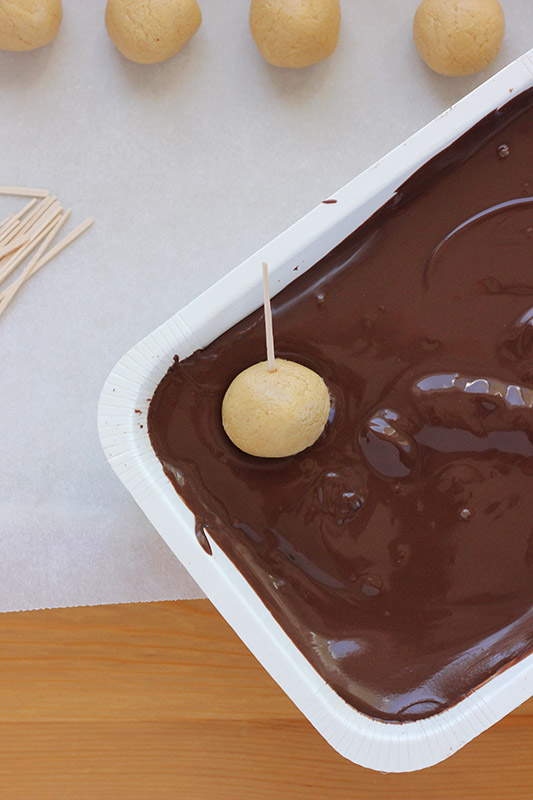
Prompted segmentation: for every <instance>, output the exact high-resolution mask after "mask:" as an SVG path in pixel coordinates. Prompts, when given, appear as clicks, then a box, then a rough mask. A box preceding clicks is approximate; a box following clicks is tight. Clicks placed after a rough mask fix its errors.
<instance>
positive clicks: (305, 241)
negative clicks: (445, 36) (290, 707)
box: [98, 50, 533, 772]
mask: <svg viewBox="0 0 533 800" xmlns="http://www.w3.org/2000/svg"><path fill="white" fill-rule="evenodd" d="M530 86H533V50H531V51H529V53H526V54H525V55H524V56H522V57H521V58H520V59H518V60H517V61H515V62H513V63H512V64H510V65H509V66H508V67H506V68H505V69H504V70H502V71H501V72H499V73H498V74H497V75H495V76H494V77H493V78H491V79H490V80H489V81H487V82H486V83H484V84H483V85H482V86H480V87H479V88H478V89H476V90H475V91H474V92H472V93H471V94H470V95H468V96H467V97H465V98H464V99H463V100H461V101H460V102H459V103H457V104H456V105H455V106H453V107H452V108H450V109H448V110H447V111H445V112H444V113H443V114H442V115H441V116H440V117H438V118H437V119H436V120H434V121H433V122H431V123H430V124H429V125H427V126H426V127H425V128H423V129H422V130H420V131H419V132H418V133H416V134H415V135H414V136H412V137H411V138H410V139H408V140H407V141H406V142H404V143H403V144H402V145H400V146H399V147H397V148H396V149H395V150H393V151H392V152H391V153H389V154H388V155H387V156H386V157H385V158H383V159H382V160H381V161H379V162H378V163H377V164H375V165H374V166H372V167H370V168H369V169H368V170H366V171H365V172H363V173H362V174H361V175H360V176H359V177H358V178H356V179H355V180H353V181H351V182H350V183H349V184H347V185H346V186H345V187H344V188H343V189H341V190H340V191H339V192H338V193H337V194H336V195H334V198H335V199H336V200H337V203H335V204H327V205H324V204H322V205H320V206H318V208H315V209H314V210H313V211H311V212H310V213H309V214H307V215H306V216H305V217H303V218H302V219H301V220H299V221H298V222H297V223H296V224H295V225H293V226H292V227H291V228H289V229H288V230H287V231H285V232H284V233H283V234H281V235H280V236H278V237H277V238H276V239H274V240H273V241H272V242H270V244H268V245H266V246H265V247H264V248H262V250H260V251H259V252H258V253H256V254H255V255H253V256H252V257H251V258H249V259H248V260H247V261H245V262H243V263H242V264H241V265H240V266H238V267H237V268H236V269H234V270H233V271H232V272H230V273H229V274H228V275H227V276H226V277H225V278H223V279H222V280H221V281H219V282H218V283H217V284H215V286H213V287H211V288H210V289H208V290H207V291H206V292H204V293H203V294H202V295H200V297H198V298H197V299H196V300H194V301H193V302H192V303H189V305H187V306H186V307H185V308H183V309H182V310H181V311H179V312H178V313H177V314H175V315H174V316H173V317H172V318H171V319H170V320H168V322H166V323H165V324H164V325H161V327H160V328H158V329H157V330H156V331H154V332H153V333H152V334H150V335H149V336H147V337H146V338H145V339H143V341H142V342H140V343H139V344H138V345H137V346H136V347H134V348H133V349H132V350H130V351H129V352H128V353H127V354H126V355H125V356H124V357H123V358H122V359H121V360H120V361H119V362H118V364H117V365H116V367H115V368H114V370H113V371H112V372H111V374H110V376H109V378H108V380H107V382H106V384H105V386H104V388H103V391H102V395H101V398H100V404H99V409H98V426H99V434H100V440H101V443H102V446H103V448H104V452H105V454H106V456H107V458H108V460H109V463H110V464H111V466H112V467H113V469H114V470H115V472H116V473H117V475H118V476H119V478H120V480H121V481H122V482H123V484H124V485H125V486H126V488H127V489H128V490H129V491H130V492H131V494H132V496H133V497H134V499H135V500H136V501H137V503H138V504H139V506H140V507H141V508H142V509H143V511H144V512H145V514H146V516H147V517H148V518H149V520H150V521H151V522H152V524H153V525H154V526H155V527H156V529H157V530H158V531H159V533H160V534H161V536H162V537H163V539H164V540H165V541H166V543H167V544H168V546H169V547H170V549H171V550H172V551H173V552H174V553H175V555H176V556H177V557H178V559H179V560H180V561H181V562H182V563H183V564H184V566H185V567H186V568H187V570H188V571H189V572H190V574H191V575H192V577H193V578H194V579H195V581H197V583H198V584H199V585H200V587H201V588H202V589H203V591H204V592H205V593H206V594H207V596H208V597H209V598H210V600H211V601H212V602H213V604H214V605H215V606H216V607H217V609H218V610H219V611H220V613H221V614H222V615H223V616H224V617H225V618H226V620H227V621H228V622H229V624H230V625H231V626H232V628H233V629H234V630H235V631H236V633H237V634H238V635H239V636H240V637H241V639H242V640H243V642H244V643H245V644H246V645H247V646H248V648H249V649H250V650H251V651H252V653H253V654H254V655H255V656H256V658H258V659H259V661H260V662H261V663H262V664H263V666H264V667H265V669H267V670H268V672H269V673H270V674H271V675H272V677H273V678H274V679H275V680H276V681H277V682H278V684H279V685H280V686H281V688H282V689H283V690H284V691H285V692H286V693H287V694H288V696H289V697H290V698H291V699H292V700H293V702H294V703H295V704H296V705H297V706H298V708H299V709H300V710H301V711H302V712H303V714H305V716H306V717H307V718H308V719H309V721H310V722H311V723H312V725H314V726H315V728H316V729H317V730H318V731H319V732H320V733H321V734H322V736H324V738H325V739H326V740H327V741H328V742H329V743H330V744H331V745H332V746H333V747H334V748H335V749H336V750H337V751H338V752H339V753H340V754H341V755H343V756H345V757H346V758H348V759H350V760H351V761H353V762H355V763H357V764H360V765H362V766H364V767H369V768H371V769H375V770H381V771H384V772H409V771H412V770H417V769H422V768H424V767H429V766H431V765H432V764H436V763H438V762H439V761H442V760H443V759H445V758H447V757H448V756H450V755H451V754H452V753H454V752H455V751H456V750H458V749H459V748H460V747H462V746H463V745H464V744H466V743H467V742H469V741H470V740H471V739H473V738H474V737H475V736H477V735H478V734H480V733H481V732H482V731H484V730H486V729H487V728H488V727H490V726H491V725H493V724H494V723H495V722H497V721H498V720H499V719H501V718H502V717H504V716H505V715H506V714H508V713H509V712H510V711H512V709H514V708H516V707H517V706H518V705H520V703H522V702H524V701H525V700H527V699H528V698H529V697H530V696H531V695H533V655H530V656H528V657H526V658H524V659H522V660H521V661H520V662H518V663H517V664H515V665H513V666H511V667H509V668H508V669H506V670H504V671H503V672H502V673H501V674H499V675H497V676H495V677H494V678H492V679H491V680H490V681H488V682H487V683H486V684H484V685H483V686H482V687H480V688H479V689H477V690H476V691H474V692H472V693H471V694H470V695H469V696H468V697H466V698H465V699H464V700H462V701H461V702H459V703H457V705H455V706H454V707H452V708H450V709H448V710H446V711H443V712H441V713H439V714H435V715H434V716H432V717H429V718H427V719H423V720H418V721H413V722H405V723H402V724H398V723H390V722H383V721H379V720H374V719H370V718H369V717H367V716H365V715H364V714H361V713H360V712H358V711H356V710H355V709H354V708H352V707H351V706H350V705H348V704H347V703H346V702H345V701H344V700H342V699H341V698H340V697H339V696H338V695H337V694H336V693H335V692H334V691H333V690H332V689H331V688H330V687H329V686H328V685H327V684H326V683H325V681H324V680H323V679H322V678H321V677H320V676H319V674H318V673H317V672H316V671H315V670H314V668H313V667H312V666H311V665H310V664H309V662H308V661H307V660H306V659H305V658H304V656H303V655H302V654H301V653H300V652H299V650H298V649H297V648H296V647H295V645H294V644H293V642H292V641H291V639H290V638H289V637H288V636H287V635H286V634H285V633H284V631H283V630H282V629H281V627H280V626H279V624H278V623H277V622H276V621H275V620H274V618H273V617H272V615H271V613H270V612H269V611H268V610H267V609H266V608H265V606H264V605H263V603H262V601H261V600H260V599H259V597H258V596H257V594H256V593H255V592H254V590H253V589H252V588H251V587H250V585H249V584H248V583H247V581H246V580H245V579H244V578H243V576H242V575H241V573H240V572H239V571H238V570H237V568H236V567H235V566H234V565H233V563H232V562H231V561H230V560H229V559H228V558H227V557H226V556H225V554H224V553H223V552H222V550H221V549H220V548H219V547H218V546H217V545H216V543H215V542H214V541H213V540H211V539H210V543H211V546H212V550H213V555H212V556H208V555H207V554H206V553H205V552H204V550H203V549H202V548H201V547H200V545H199V543H198V541H197V539H196V536H195V530H194V517H193V514H192V513H191V511H190V510H189V509H188V508H187V506H186V505H185V504H184V503H183V501H182V500H181V498H180V497H179V495H178V494H177V493H176V491H175V490H174V487H173V486H172V484H171V483H170V481H169V480H168V479H167V477H166V476H165V474H164V473H163V469H162V467H161V464H160V462H159V460H158V459H157V457H156V455H155V453H154V451H153V449H152V446H151V444H150V439H149V437H148V432H147V424H146V422H147V420H146V416H147V411H148V406H149V401H150V398H151V397H152V394H153V392H154V390H155V388H156V387H157V385H158V383H159V382H160V380H161V379H162V378H163V376H164V375H165V373H166V372H167V370H168V368H169V366H170V365H171V363H172V361H173V357H174V355H175V354H178V355H179V357H180V358H181V359H183V358H185V357H187V356H189V355H190V354H191V353H192V352H194V351H195V350H196V349H198V348H199V347H203V346H206V345H207V344H209V343H210V342H211V341H213V339H215V338H216V337H217V336H219V335H220V334H221V333H223V332H224V331H226V330H227V329H228V328H230V327H231V326H232V325H234V324H235V323H236V322H238V321H239V320H241V319H242V318H243V317H245V316H246V315H248V314H249V313H251V312H252V311H254V310H255V309H256V308H258V307H259V306H260V305H261V303H262V287H261V276H260V269H259V267H258V265H259V264H260V263H261V261H263V260H266V261H268V263H269V265H270V267H271V275H270V281H271V286H272V287H273V289H274V292H273V293H274V294H276V293H277V292H278V291H280V290H281V289H282V288H284V287H285V286H287V284H289V283H290V282H291V281H292V280H295V272H294V266H295V264H298V265H299V274H300V275H301V274H302V273H303V272H305V271H306V270H307V269H309V267H311V266H312V265H313V264H315V263H316V262H317V261H318V260H319V259H320V258H322V257H323V256H324V255H326V253H328V252H329V251H330V250H332V249H333V247H335V245H337V244H338V243H339V242H341V241H342V240H343V239H344V238H345V237H346V236H347V235H348V234H349V233H351V232H352V231H353V230H354V229H355V228H357V227H358V226H359V225H360V224H361V223H362V222H364V221H365V220H366V219H367V218H368V217H369V216H370V215H371V214H372V213H373V212H374V211H376V210H377V209H378V208H380V207H381V206H382V205H383V204H384V203H385V202H386V201H387V200H389V199H390V197H391V196H392V195H393V194H394V192H395V190H396V188H397V187H398V186H399V185H400V184H401V183H403V182H404V181H405V180H406V179H407V178H408V177H409V176H410V175H411V174H412V173H413V172H414V171H415V170H416V169H417V168H418V167H419V166H421V164H423V163H424V162H426V161H427V160H428V159H429V158H431V157H432V156H433V155H435V154H436V153H437V152H439V151H440V150H442V149H443V148H444V147H446V146H447V145H448V144H450V143H451V142H452V141H454V140H455V139H456V138H457V137H458V136H460V135H461V134H462V133H463V132H464V131H466V130H467V129H468V128H470V127H471V126H472V125H474V124H475V123H476V122H477V121H478V120H479V119H481V118H482V117H484V116H485V115H486V114H488V113H489V112H490V111H492V110H493V109H494V108H496V107H498V106H500V105H503V104H504V103H506V102H507V101H508V100H510V99H511V97H512V96H513V95H515V94H517V93H519V92H521V91H523V90H525V89H527V88H528V87H530ZM139 412H140V413H139Z"/></svg>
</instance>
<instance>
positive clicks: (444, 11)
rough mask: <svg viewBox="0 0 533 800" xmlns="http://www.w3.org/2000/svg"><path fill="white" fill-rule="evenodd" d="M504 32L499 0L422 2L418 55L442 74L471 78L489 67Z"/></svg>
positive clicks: (418, 19) (416, 23) (416, 26)
mask: <svg viewBox="0 0 533 800" xmlns="http://www.w3.org/2000/svg"><path fill="white" fill-rule="evenodd" d="M504 31H505V19H504V16H503V10H502V7H501V5H500V3H499V2H498V0H422V2H421V3H420V5H419V6H418V9H417V12H416V14H415V19H414V24H413V35H414V40H415V44H416V47H417V49H418V52H419V53H420V55H421V56H422V58H423V59H424V61H425V62H426V64H427V65H428V66H429V67H431V69H433V70H435V72H438V73H440V74H441V75H471V74H472V73H474V72H479V70H481V69H484V68H485V67H487V66H488V65H489V64H490V62H491V61H493V59H494V58H495V57H496V55H497V53H498V50H499V49H500V46H501V43H502V40H503V34H504Z"/></svg>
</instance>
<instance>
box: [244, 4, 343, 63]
mask: <svg viewBox="0 0 533 800" xmlns="http://www.w3.org/2000/svg"><path fill="white" fill-rule="evenodd" d="M340 24H341V9H340V5H339V0H252V5H251V7H250V30H251V32H252V36H253V38H254V42H255V43H256V45H257V48H258V50H259V52H260V53H261V55H262V56H263V57H264V58H265V59H266V60H267V61H268V62H269V64H274V66H276V67H308V66H310V65H311V64H316V63H318V62H319V61H323V60H324V59H325V58H327V57H328V56H330V55H331V54H332V53H333V52H334V50H335V48H336V47H337V41H338V38H339V28H340Z"/></svg>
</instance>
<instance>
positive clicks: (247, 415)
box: [222, 358, 331, 458]
mask: <svg viewBox="0 0 533 800" xmlns="http://www.w3.org/2000/svg"><path fill="white" fill-rule="evenodd" d="M275 365H276V370H275V372H269V371H268V362H267V361H262V362H260V363H259V364H254V365H253V366H251V367H248V369H245V370H244V371H243V372H241V373H239V375H237V377H236V378H235V379H234V380H233V381H232V383H231V384H230V386H229V388H228V390H227V392H226V394H225V395H224V400H223V401H222V425H223V426H224V430H225V431H226V433H227V435H228V436H229V438H230V439H231V441H232V442H233V444H235V445H236V446H237V447H238V448H239V449H240V450H243V451H244V452H245V453H249V454H250V455H252V456H259V457H262V458H283V457H284V456H292V455H294V454H295V453H299V452H301V451H302V450H305V449H306V447H310V446H311V445H312V444H314V443H315V442H316V440H317V439H318V437H319V436H320V434H321V433H322V431H323V430H324V428H325V426H326V422H327V421H328V417H329V413H330V408H331V402H330V397H329V392H328V389H327V386H326V384H325V383H324V381H323V380H322V378H321V377H320V376H319V375H317V373H316V372H313V370H311V369H308V368H307V367H304V366H302V365H301V364H297V363H296V362H294V361H286V360H285V359H282V358H276V360H275Z"/></svg>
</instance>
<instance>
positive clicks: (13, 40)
mask: <svg viewBox="0 0 533 800" xmlns="http://www.w3.org/2000/svg"><path fill="white" fill-rule="evenodd" d="M62 18H63V8H62V6H61V0H11V2H9V3H6V2H0V50H36V49H37V48H38V47H43V46H44V45H45V44H49V43H50V42H51V41H52V40H53V39H55V37H56V36H57V32H58V31H59V28H60V25H61V20H62Z"/></svg>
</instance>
